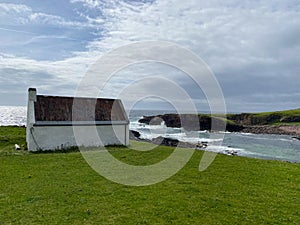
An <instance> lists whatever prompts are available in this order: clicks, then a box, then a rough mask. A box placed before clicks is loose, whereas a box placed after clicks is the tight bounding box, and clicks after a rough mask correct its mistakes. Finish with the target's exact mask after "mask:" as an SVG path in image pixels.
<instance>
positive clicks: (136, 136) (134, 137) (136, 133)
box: [129, 130, 141, 140]
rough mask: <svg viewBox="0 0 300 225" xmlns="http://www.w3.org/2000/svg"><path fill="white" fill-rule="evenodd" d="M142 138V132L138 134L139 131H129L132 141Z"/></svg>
mask: <svg viewBox="0 0 300 225" xmlns="http://www.w3.org/2000/svg"><path fill="white" fill-rule="evenodd" d="M140 136H141V134H140V132H138V131H135V130H130V131H129V138H130V139H133V140H134V139H138V138H140Z"/></svg>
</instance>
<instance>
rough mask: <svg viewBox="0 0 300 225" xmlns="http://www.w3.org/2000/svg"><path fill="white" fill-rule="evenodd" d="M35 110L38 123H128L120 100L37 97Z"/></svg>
mask: <svg viewBox="0 0 300 225" xmlns="http://www.w3.org/2000/svg"><path fill="white" fill-rule="evenodd" d="M34 109H35V120H36V121H49V122H51V121H57V122H62V121H64V122H66V121H128V118H127V115H126V113H125V111H124V108H123V105H122V102H121V100H119V99H104V98H74V97H60V96H59V97H58V96H43V95H37V100H36V102H35V103H34ZM73 110H74V112H73Z"/></svg>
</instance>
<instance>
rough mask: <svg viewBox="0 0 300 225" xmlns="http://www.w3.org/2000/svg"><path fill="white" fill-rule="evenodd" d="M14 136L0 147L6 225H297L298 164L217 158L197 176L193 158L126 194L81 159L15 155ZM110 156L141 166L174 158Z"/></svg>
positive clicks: (122, 151) (0, 200) (118, 152)
mask: <svg viewBox="0 0 300 225" xmlns="http://www.w3.org/2000/svg"><path fill="white" fill-rule="evenodd" d="M2 129H3V128H2V127H0V131H1V130H2ZM6 129H7V130H6V131H10V130H11V129H10V128H6ZM14 132H15V135H11V136H10V138H11V139H10V138H8V141H5V143H4V142H3V141H1V142H0V151H2V152H3V151H4V152H8V153H7V154H1V155H0V161H1V163H0V167H1V171H2V172H1V174H0V176H1V182H0V223H3V224H10V223H12V224H300V212H299V208H298V207H299V196H300V177H299V172H300V165H299V164H290V163H285V162H278V161H265V160H257V159H248V158H241V157H230V156H224V155H218V156H217V158H216V160H215V161H214V162H213V164H212V165H211V166H210V167H209V168H208V169H207V170H206V171H204V172H199V171H198V164H199V161H200V159H201V156H202V152H200V151H197V152H196V153H195V154H194V155H193V157H192V159H191V161H190V162H189V163H188V164H187V165H186V166H185V167H184V168H183V169H182V170H181V171H180V172H179V173H177V174H176V175H175V176H173V177H172V178H170V179H168V180H166V181H164V182H162V183H159V184H156V185H152V186H147V187H127V186H123V185H119V184H115V183H112V182H110V181H108V180H106V179H105V178H103V177H101V176H100V175H98V174H97V173H96V172H94V171H93V170H92V169H91V168H90V167H89V166H88V165H87V163H86V162H85V161H84V159H83V158H82V156H81V154H80V153H54V154H28V153H23V152H21V153H18V154H19V155H15V151H14V150H12V149H13V147H12V146H11V144H8V143H13V144H14V142H15V141H16V140H19V141H22V140H23V141H24V136H23V137H22V135H20V136H19V135H18V132H17V130H14ZM20 132H21V133H22V132H23V131H20ZM23 133H24V132H23ZM2 135H3V132H2V133H1V137H2ZM6 136H7V137H8V136H9V135H8V134H6ZM21 137H22V138H23V139H22V138H21ZM10 140H12V141H10ZM133 144H135V145H140V144H141V143H133ZM146 144H147V143H145V145H146ZM110 150H111V152H112V153H113V155H114V156H115V157H117V158H119V159H121V160H123V161H127V162H130V163H132V164H139V165H141V164H147V165H149V164H151V163H155V162H157V161H159V160H160V159H163V158H165V157H167V156H168V155H169V154H170V153H171V152H172V149H171V148H169V147H158V148H157V149H156V150H154V151H148V152H137V151H133V150H128V149H126V148H111V149H110ZM185 151H186V150H185ZM188 151H190V150H188Z"/></svg>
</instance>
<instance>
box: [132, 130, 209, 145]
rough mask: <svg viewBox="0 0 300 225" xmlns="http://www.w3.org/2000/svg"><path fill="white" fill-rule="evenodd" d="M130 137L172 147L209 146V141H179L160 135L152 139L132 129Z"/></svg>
mask: <svg viewBox="0 0 300 225" xmlns="http://www.w3.org/2000/svg"><path fill="white" fill-rule="evenodd" d="M129 134H130V135H129V138H130V139H131V140H135V141H143V142H149V143H152V144H155V145H164V146H171V147H181V148H193V149H205V148H206V147H207V143H204V142H200V143H197V144H193V143H189V142H183V141H179V140H177V139H171V138H165V137H162V136H159V137H157V138H153V139H152V140H149V139H143V138H140V136H141V135H140V133H139V132H138V131H134V130H130V132H129Z"/></svg>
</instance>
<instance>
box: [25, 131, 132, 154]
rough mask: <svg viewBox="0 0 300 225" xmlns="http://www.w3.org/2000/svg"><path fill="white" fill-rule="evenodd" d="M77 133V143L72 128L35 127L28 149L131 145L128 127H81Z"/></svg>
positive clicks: (30, 135) (31, 133)
mask: <svg viewBox="0 0 300 225" xmlns="http://www.w3.org/2000/svg"><path fill="white" fill-rule="evenodd" d="M95 129H96V133H95ZM76 133H77V135H78V137H79V138H78V139H77V142H76V140H75V136H74V132H73V127H72V126H33V127H32V128H31V132H30V134H29V139H28V140H29V142H28V149H29V150H30V151H37V150H56V149H57V150H58V149H65V148H70V147H73V146H78V145H79V146H84V147H91V146H92V147H95V146H106V145H128V144H129V128H128V125H113V126H111V125H100V126H80V130H79V132H76ZM95 135H96V137H95Z"/></svg>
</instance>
